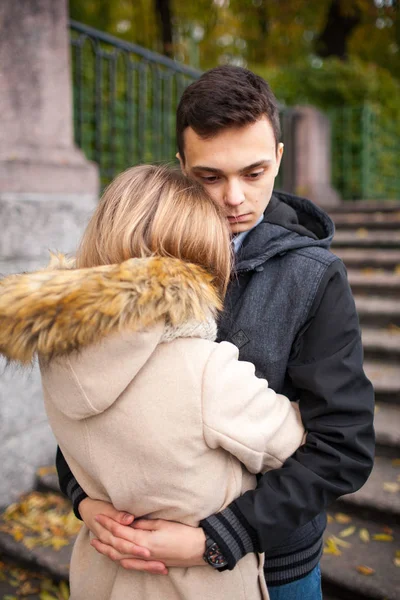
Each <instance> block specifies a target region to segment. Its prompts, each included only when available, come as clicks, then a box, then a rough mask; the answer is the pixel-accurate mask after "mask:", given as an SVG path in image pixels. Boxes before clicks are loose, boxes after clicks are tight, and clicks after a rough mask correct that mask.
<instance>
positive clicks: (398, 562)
mask: <svg viewBox="0 0 400 600" xmlns="http://www.w3.org/2000/svg"><path fill="white" fill-rule="evenodd" d="M393 563H394V566H395V567H400V558H394V559H393Z"/></svg>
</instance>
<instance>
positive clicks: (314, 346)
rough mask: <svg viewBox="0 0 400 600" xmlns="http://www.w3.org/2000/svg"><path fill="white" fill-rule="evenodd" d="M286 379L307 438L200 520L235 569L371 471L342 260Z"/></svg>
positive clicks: (358, 352)
mask: <svg viewBox="0 0 400 600" xmlns="http://www.w3.org/2000/svg"><path fill="white" fill-rule="evenodd" d="M287 376H288V378H289V380H290V383H291V385H292V387H293V389H294V390H295V393H296V395H297V397H298V398H299V400H300V412H301V417H302V421H303V423H304V426H305V429H306V432H307V437H306V443H305V444H304V445H303V446H301V447H300V448H299V449H298V450H297V451H296V452H295V453H294V454H293V456H291V457H290V458H289V459H288V460H287V461H286V462H285V463H284V465H283V467H282V468H280V469H274V470H271V471H268V472H267V473H265V474H264V475H263V476H262V477H261V479H260V481H259V484H258V487H257V489H256V490H254V491H250V492H247V493H246V494H244V495H243V496H241V497H240V498H238V499H237V500H235V501H234V502H233V503H232V504H231V505H230V506H229V507H227V508H226V509H225V510H224V511H222V512H221V513H219V514H217V515H212V516H211V517H209V518H208V519H205V520H203V521H202V522H201V526H202V527H203V528H204V530H205V531H206V532H207V533H208V534H209V535H210V536H211V537H212V538H213V539H214V540H215V541H217V542H218V544H219V546H220V548H221V551H222V552H223V553H224V555H225V556H226V558H227V560H228V563H229V568H233V567H234V566H235V564H236V562H237V561H238V560H239V559H240V558H241V557H242V556H243V555H244V554H245V553H247V552H249V551H263V552H266V553H268V551H269V550H272V549H273V548H274V547H275V548H276V547H279V546H280V545H282V541H284V539H285V538H288V537H289V536H290V535H291V534H292V533H293V532H294V531H295V530H296V529H298V528H299V527H301V526H302V525H304V524H306V523H307V522H309V521H311V520H312V519H313V518H315V517H316V516H317V515H318V514H320V513H321V512H322V511H324V510H325V509H326V508H327V507H328V506H329V505H330V504H331V503H332V502H334V501H335V500H336V499H337V498H339V497H340V496H342V495H344V494H350V493H352V492H355V491H356V490H358V489H359V488H360V487H361V486H362V485H363V484H364V483H365V481H366V480H367V478H368V476H369V474H370V472H371V469H372V465H373V456H374V441H375V438H374V430H373V414H374V393H373V388H372V385H371V383H370V382H369V380H368V379H367V377H366V376H365V374H364V371H363V349H362V343H361V338H360V329H359V323H358V317H357V312H356V309H355V304H354V300H353V297H352V293H351V290H350V287H349V284H348V281H347V276H346V270H345V268H344V265H343V263H341V261H339V260H338V261H335V262H334V263H333V264H332V265H331V266H330V267H329V268H328V269H327V272H326V275H325V277H324V278H323V280H322V281H321V284H320V286H319V291H318V294H317V296H316V298H315V300H314V302H313V305H312V307H311V310H310V313H309V316H308V319H307V322H306V323H305V324H304V327H303V328H302V330H301V331H300V332H299V333H298V336H297V338H296V340H295V342H294V344H293V347H292V355H291V358H290V361H289V364H288V370H287ZM238 538H240V539H241V541H243V543H241V544H238V543H237V540H238ZM249 540H251V542H252V544H251V543H250V542H249ZM244 542H245V543H244ZM238 548H239V550H238ZM243 548H245V550H243Z"/></svg>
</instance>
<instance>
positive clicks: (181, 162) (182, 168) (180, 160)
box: [175, 152, 187, 175]
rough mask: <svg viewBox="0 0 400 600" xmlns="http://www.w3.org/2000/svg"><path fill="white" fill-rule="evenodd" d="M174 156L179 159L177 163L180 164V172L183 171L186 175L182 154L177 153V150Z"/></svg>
mask: <svg viewBox="0 0 400 600" xmlns="http://www.w3.org/2000/svg"><path fill="white" fill-rule="evenodd" d="M175 156H176V158H177V159H178V160H179V164H180V166H181V171H182V173H183V174H184V175H186V174H187V173H186V169H185V163H184V161H183V158H182V156H181V155H180V154H179V152H177V153H176V154H175Z"/></svg>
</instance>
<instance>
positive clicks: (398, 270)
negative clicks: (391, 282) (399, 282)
mask: <svg viewBox="0 0 400 600" xmlns="http://www.w3.org/2000/svg"><path fill="white" fill-rule="evenodd" d="M394 272H395V274H396V275H400V265H396V266H395V268H394Z"/></svg>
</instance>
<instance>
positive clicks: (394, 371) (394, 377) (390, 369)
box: [364, 360, 400, 403]
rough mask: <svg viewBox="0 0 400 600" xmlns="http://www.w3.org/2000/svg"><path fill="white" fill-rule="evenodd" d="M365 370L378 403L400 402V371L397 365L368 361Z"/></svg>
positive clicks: (365, 362) (365, 363)
mask: <svg viewBox="0 0 400 600" xmlns="http://www.w3.org/2000/svg"><path fill="white" fill-rule="evenodd" d="M364 370H365V373H366V374H367V377H368V378H369V379H370V380H371V381H372V384H373V386H374V390H375V397H376V400H377V402H386V403H396V402H400V369H399V367H398V365H397V364H390V363H385V362H382V361H377V360H375V361H373V360H366V361H364Z"/></svg>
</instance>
